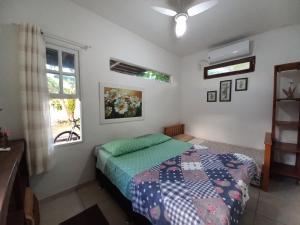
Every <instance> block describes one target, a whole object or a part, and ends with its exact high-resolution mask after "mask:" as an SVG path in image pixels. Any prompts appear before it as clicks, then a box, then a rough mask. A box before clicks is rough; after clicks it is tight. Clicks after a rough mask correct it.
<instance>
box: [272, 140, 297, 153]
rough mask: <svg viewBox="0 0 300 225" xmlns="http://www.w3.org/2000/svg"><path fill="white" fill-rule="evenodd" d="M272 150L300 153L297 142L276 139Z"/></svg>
mask: <svg viewBox="0 0 300 225" xmlns="http://www.w3.org/2000/svg"><path fill="white" fill-rule="evenodd" d="M272 151H278V152H285V153H296V154H300V147H299V146H298V145H297V144H292V143H284V142H279V141H275V142H274V143H273V146H272Z"/></svg>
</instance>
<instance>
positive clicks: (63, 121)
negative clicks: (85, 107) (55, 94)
mask: <svg viewBox="0 0 300 225" xmlns="http://www.w3.org/2000/svg"><path fill="white" fill-rule="evenodd" d="M50 115H51V128H52V135H53V140H54V143H55V144H63V143H69V142H74V141H80V140H81V136H82V135H81V115H80V101H79V99H51V100H50Z"/></svg>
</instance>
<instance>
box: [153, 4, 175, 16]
mask: <svg viewBox="0 0 300 225" xmlns="http://www.w3.org/2000/svg"><path fill="white" fill-rule="evenodd" d="M152 9H154V10H155V11H157V12H159V13H162V14H164V15H167V16H176V15H177V12H175V11H174V10H172V9H166V8H163V7H157V6H153V7H152Z"/></svg>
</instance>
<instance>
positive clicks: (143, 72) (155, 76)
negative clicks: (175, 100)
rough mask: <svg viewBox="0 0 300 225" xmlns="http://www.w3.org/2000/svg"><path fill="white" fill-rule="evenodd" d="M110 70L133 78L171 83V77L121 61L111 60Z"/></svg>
mask: <svg viewBox="0 0 300 225" xmlns="http://www.w3.org/2000/svg"><path fill="white" fill-rule="evenodd" d="M110 70H112V71H115V72H118V73H123V74H127V75H131V76H137V77H142V78H145V79H150V80H158V81H162V82H166V83H169V82H171V76H170V75H167V74H165V73H160V72H157V71H154V70H150V69H145V68H142V67H139V66H135V65H132V64H128V63H125V62H121V61H119V60H115V59H111V60H110Z"/></svg>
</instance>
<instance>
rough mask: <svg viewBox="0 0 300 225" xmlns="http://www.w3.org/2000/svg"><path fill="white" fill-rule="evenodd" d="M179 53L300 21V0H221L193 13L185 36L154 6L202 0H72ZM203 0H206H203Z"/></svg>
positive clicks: (189, 52) (191, 51) (187, 52)
mask: <svg viewBox="0 0 300 225" xmlns="http://www.w3.org/2000/svg"><path fill="white" fill-rule="evenodd" d="M72 1H73V2H75V3H77V4H79V5H80V6H82V7H84V8H86V9H88V10H90V11H93V12H95V13H97V14H99V15H100V16H102V17H105V18H107V19H108V20H110V21H112V22H114V23H116V24H118V25H120V26H122V27H124V28H127V29H128V30H130V31H132V32H134V33H136V34H138V35H140V36H141V37H143V38H144V39H146V40H149V41H151V42H153V43H154V44H156V45H158V46H160V47H162V48H164V49H166V50H168V51H170V52H173V53H175V54H177V55H179V56H184V55H188V54H191V53H194V52H197V51H200V50H204V49H207V48H211V47H214V46H216V45H220V44H224V43H226V42H230V41H235V40H238V39H240V38H244V37H246V36H249V35H253V34H257V33H261V32H264V31H267V30H271V29H275V28H278V27H282V26H286V25H291V24H299V23H300V0H219V4H218V5H217V6H215V7H214V8H212V9H210V10H208V11H206V12H204V13H203V14H199V15H197V16H194V17H191V18H189V20H188V30H187V33H186V34H185V36H183V37H182V38H180V39H177V38H176V37H175V34H174V20H173V18H171V17H167V16H165V15H161V14H159V13H157V12H155V11H154V10H152V9H151V6H167V7H169V8H173V9H175V10H176V4H178V1H179V2H184V3H189V5H193V4H195V3H196V2H197V3H198V2H199V0H72ZM202 1H203V0H202Z"/></svg>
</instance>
